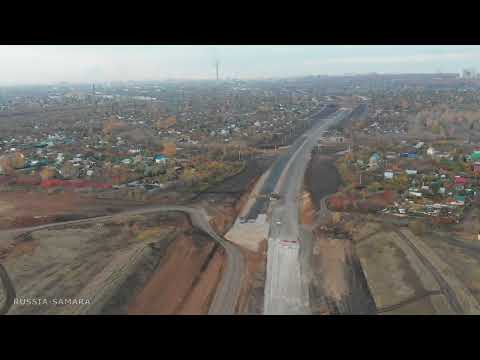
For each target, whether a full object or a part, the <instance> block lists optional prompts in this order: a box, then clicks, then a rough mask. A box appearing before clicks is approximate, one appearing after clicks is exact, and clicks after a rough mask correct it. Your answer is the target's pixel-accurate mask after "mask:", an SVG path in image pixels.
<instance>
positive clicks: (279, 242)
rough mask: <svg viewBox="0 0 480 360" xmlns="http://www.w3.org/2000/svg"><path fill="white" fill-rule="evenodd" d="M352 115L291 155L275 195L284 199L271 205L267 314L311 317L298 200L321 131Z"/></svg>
mask: <svg viewBox="0 0 480 360" xmlns="http://www.w3.org/2000/svg"><path fill="white" fill-rule="evenodd" d="M349 114H350V111H347V110H340V111H338V112H336V113H335V114H333V115H332V116H330V117H329V118H327V119H325V120H323V121H321V122H319V123H317V124H316V125H315V126H314V127H313V128H312V129H311V130H310V131H309V132H308V134H307V135H305V136H304V141H303V143H302V144H301V145H300V146H299V147H298V149H297V151H296V152H295V153H293V154H292V156H291V158H290V160H289V163H288V164H287V166H286V168H285V170H284V172H283V174H282V175H281V178H280V180H279V183H278V185H277V188H276V192H277V193H279V194H280V196H281V199H280V200H279V201H278V202H277V203H276V204H274V205H272V218H271V226H270V234H269V239H268V255H267V278H266V284H265V303H264V313H265V314H267V315H268V314H280V315H282V314H285V315H290V314H298V315H300V314H309V313H310V306H309V295H308V282H307V280H306V278H305V276H303V273H304V268H305V266H307V264H305V263H304V262H306V261H307V259H308V256H304V255H305V254H303V253H302V250H303V251H305V250H304V249H306V248H310V247H309V246H306V245H307V244H304V242H305V241H308V240H307V239H305V238H304V237H303V236H301V235H300V228H299V202H298V200H299V197H300V192H301V189H302V184H303V177H304V174H305V170H306V167H307V164H308V161H309V158H310V154H311V151H312V149H313V148H314V146H315V145H316V143H317V139H318V138H319V137H320V134H321V133H322V131H325V130H327V129H328V128H329V127H330V126H332V125H336V124H338V123H339V122H341V121H342V120H343V119H345V118H346V117H347V116H349Z"/></svg>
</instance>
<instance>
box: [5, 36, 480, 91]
mask: <svg viewBox="0 0 480 360" xmlns="http://www.w3.org/2000/svg"><path fill="white" fill-rule="evenodd" d="M217 61H219V63H220V66H219V77H220V78H221V79H225V78H236V79H255V78H282V77H296V76H308V75H344V74H367V73H396V74H399V73H435V72H443V73H457V74H460V73H461V72H462V70H463V69H466V68H468V69H470V68H474V69H476V68H477V64H480V46H477V45H472V46H454V45H446V46H439V45H432V46H420V45H415V46H414V45H411V46H410V45H401V46H399V45H381V46H380V45H325V46H321V45H218V46H203V45H178V46H176V45H108V46H103V45H91V46H90V45H89V46H86V45H68V46H66V45H65V46H57V45H55V46H54V45H48V46H47V45H37V46H34V45H28V46H26V45H21V46H13V45H0V85H22V84H31V85H34V84H52V83H59V82H71V83H92V82H93V83H94V82H110V81H129V80H137V81H144V80H167V79H178V80H182V79H192V80H195V79H212V80H213V79H215V78H216V62H217Z"/></svg>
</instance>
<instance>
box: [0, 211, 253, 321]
mask: <svg viewBox="0 0 480 360" xmlns="http://www.w3.org/2000/svg"><path fill="white" fill-rule="evenodd" d="M167 211H178V212H183V213H185V214H187V215H188V216H189V217H190V219H191V221H192V225H193V226H195V227H196V228H198V229H200V230H202V231H204V232H205V233H207V234H208V235H209V236H211V237H212V239H213V240H214V241H216V242H217V243H218V244H220V245H221V246H222V247H223V248H224V249H225V252H226V254H227V266H226V269H225V273H224V275H223V278H222V279H221V281H220V284H219V285H218V288H217V290H216V292H215V296H214V298H213V301H212V304H211V306H210V309H209V312H208V313H209V315H229V314H234V313H235V305H236V303H237V300H238V295H239V291H240V287H241V280H242V276H243V274H244V272H245V259H244V257H243V254H242V253H241V251H240V250H239V249H238V248H237V247H236V246H235V245H234V244H232V243H230V242H228V241H226V240H225V239H223V238H222V237H221V236H219V235H218V234H217V233H216V232H215V231H214V230H213V229H212V227H211V226H210V222H209V219H208V215H207V213H206V212H205V210H204V209H200V208H195V207H187V206H177V205H172V206H168V205H163V206H143V207H140V208H137V209H133V210H127V211H124V212H122V213H118V214H115V215H108V216H100V217H95V218H89V219H82V220H73V221H65V222H58V223H52V224H45V225H38V226H33V227H28V228H23V229H13V230H5V231H0V236H1V237H4V236H5V237H7V238H8V237H17V236H20V235H23V234H26V233H30V232H33V231H36V230H41V229H48V228H55V227H61V226H65V225H78V224H85V223H90V222H93V223H97V222H102V221H106V220H111V219H112V218H114V216H118V215H142V214H148V213H155V212H167ZM2 268H3V267H2ZM2 279H3V277H2ZM9 285H11V284H10V283H7V284H6V288H5V289H6V290H8V286H9ZM6 293H7V294H10V293H11V291H6ZM9 298H11V297H9ZM9 300H11V299H9ZM7 305H8V304H7ZM10 305H11V304H10ZM10 305H8V306H5V309H7V307H8V308H9V307H10ZM7 311H8V309H7Z"/></svg>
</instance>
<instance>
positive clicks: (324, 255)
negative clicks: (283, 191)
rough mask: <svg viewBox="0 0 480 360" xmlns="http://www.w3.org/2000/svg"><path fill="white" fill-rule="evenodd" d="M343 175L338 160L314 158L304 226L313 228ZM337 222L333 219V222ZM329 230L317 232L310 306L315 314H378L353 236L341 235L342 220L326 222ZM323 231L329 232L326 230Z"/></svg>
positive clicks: (308, 173)
mask: <svg viewBox="0 0 480 360" xmlns="http://www.w3.org/2000/svg"><path fill="white" fill-rule="evenodd" d="M340 181H341V179H340V175H339V173H338V171H337V169H336V167H335V164H334V158H332V157H327V156H325V155H321V154H313V156H312V159H311V161H310V163H309V166H308V168H307V171H306V174H305V188H306V190H307V191H306V194H304V196H303V204H302V205H303V207H302V217H301V219H302V222H303V223H304V224H311V223H312V221H313V214H312V213H313V209H316V210H320V209H321V207H322V204H321V202H322V198H324V197H325V196H327V195H330V194H332V193H335V192H336V191H337V189H338V187H339V186H340ZM332 220H333V219H332ZM326 225H327V226H326V229H327V230H325V231H324V230H320V228H318V227H317V228H316V229H314V231H313V234H314V237H313V247H312V248H313V251H312V258H311V265H312V266H311V269H312V280H311V283H310V303H311V306H312V309H311V310H312V312H313V313H314V314H375V313H376V307H375V302H374V300H373V297H372V295H371V294H370V290H369V288H368V284H367V281H366V279H365V276H364V273H363V271H362V267H361V264H360V261H359V260H358V258H357V256H356V254H355V248H354V246H353V243H352V241H351V239H350V236H349V235H348V234H346V233H345V232H342V231H339V230H340V229H339V227H338V225H339V224H338V220H337V221H336V224H334V223H333V222H332V221H327V222H326ZM322 229H325V228H324V227H322Z"/></svg>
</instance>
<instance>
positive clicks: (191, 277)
mask: <svg viewBox="0 0 480 360" xmlns="http://www.w3.org/2000/svg"><path fill="white" fill-rule="evenodd" d="M189 229H191V227H190V223H189V221H188V218H187V217H186V216H185V215H183V214H175V213H171V214H168V215H165V214H162V215H142V216H139V215H134V216H118V217H117V218H114V219H113V220H111V221H107V222H105V223H97V224H84V225H77V226H69V227H65V228H61V229H47V230H39V231H34V232H32V233H30V234H26V235H25V236H24V237H23V238H22V239H21V241H19V242H18V243H17V245H16V246H15V247H14V248H13V249H12V250H11V251H10V253H9V254H8V255H7V256H6V258H5V259H4V261H3V264H4V266H5V268H6V269H7V271H8V273H9V275H10V277H11V278H12V282H13V283H14V285H15V287H16V290H17V297H18V298H20V299H26V298H35V299H47V300H48V301H53V299H65V298H69V299H72V298H73V299H76V298H81V299H84V300H85V298H87V299H88V298H89V299H90V301H91V302H92V307H94V308H95V311H94V313H108V314H121V313H128V312H130V311H132V312H136V313H142V312H145V313H150V312H154V313H172V312H177V311H184V312H193V313H206V312H207V311H208V302H209V300H210V299H211V296H212V293H213V291H214V289H215V287H216V284H217V281H218V278H219V276H220V273H221V271H219V270H220V269H221V267H222V264H223V262H224V258H223V256H222V251H221V250H219V249H218V248H217V246H216V245H215V244H214V243H213V242H212V241H211V240H210V238H209V237H206V236H205V235H203V234H202V233H199V232H198V231H196V230H195V231H192V230H189ZM182 254H184V255H182ZM179 257H180V258H179ZM180 264H181V265H180ZM169 269H170V270H169ZM172 271H174V272H175V275H174V276H175V277H176V279H177V280H178V281H176V282H174V283H172V282H169V283H170V284H173V285H175V286H176V285H179V284H182V282H183V284H185V286H183V288H182V287H181V286H178V288H179V289H180V288H182V289H183V291H184V293H183V296H182V297H181V299H182V304H183V305H182V306H184V308H182V307H181V306H180V303H178V301H179V298H177V297H175V296H174V293H171V294H169V296H173V300H172V298H170V300H168V299H167V300H165V301H163V302H162V301H158V299H156V298H149V297H148V296H146V295H143V294H144V293H145V292H147V293H148V289H152V287H153V288H155V289H156V290H157V294H160V295H162V294H163V295H165V294H167V293H170V292H166V291H163V289H160V290H159V288H158V286H160V287H162V286H165V287H166V286H167V285H165V284H163V285H162V282H161V281H160V282H158V280H157V281H155V280H156V279H158V278H162V276H163V277H165V276H166V277H167V278H168V279H171V278H172V273H171V272H172ZM113 274H117V275H115V276H114V277H112V276H113ZM182 274H183V275H182ZM119 277H120V278H121V279H122V280H121V281H118V278H119ZM150 284H153V285H150ZM189 284H190V285H189ZM98 294H101V296H100V295H98ZM187 295H188V296H187ZM183 300H184V301H183ZM139 302H140V303H141V304H142V306H140V305H138V304H139ZM98 304H101V306H100V305H98ZM132 304H136V305H132ZM77 311H82V313H83V312H84V311H86V313H90V310H89V309H83V308H82V309H81V310H79V309H77V308H76V307H74V306H72V308H71V309H70V308H69V306H67V305H65V306H52V303H48V304H43V303H42V304H40V305H38V304H36V305H35V304H33V305H32V304H30V305H25V304H14V305H13V306H12V308H11V309H10V311H9V314H32V313H35V314H43V313H48V314H55V313H63V314H69V313H72V312H74V313H76V312H77Z"/></svg>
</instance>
